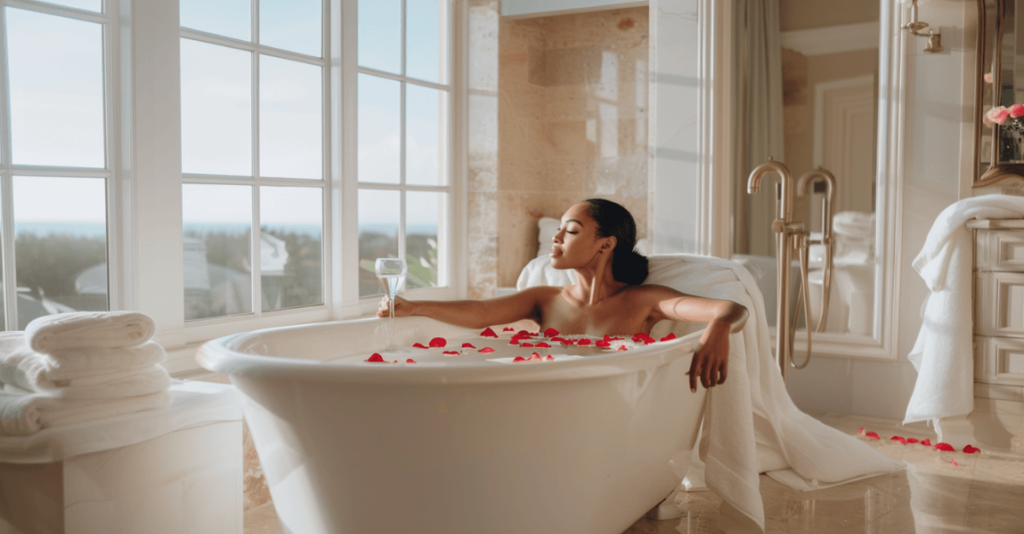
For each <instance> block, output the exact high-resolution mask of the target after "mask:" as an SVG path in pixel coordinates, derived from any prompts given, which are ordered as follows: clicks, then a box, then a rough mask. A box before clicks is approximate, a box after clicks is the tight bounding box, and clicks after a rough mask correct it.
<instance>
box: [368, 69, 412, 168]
mask: <svg viewBox="0 0 1024 534" xmlns="http://www.w3.org/2000/svg"><path fill="white" fill-rule="evenodd" d="M401 100H402V98H401V84H400V83H399V82H396V81H394V80H387V79H384V78H380V77H377V76H371V75H369V74H360V75H359V124H358V126H357V128H358V129H359V133H358V135H359V154H358V158H359V181H360V182H377V183H385V184H397V183H399V181H400V180H401V172H402V167H401V165H402V160H401V151H402V147H401V143H400V138H401V131H402V130H401V127H402V126H401V122H400V121H401V109H400V104H401Z"/></svg>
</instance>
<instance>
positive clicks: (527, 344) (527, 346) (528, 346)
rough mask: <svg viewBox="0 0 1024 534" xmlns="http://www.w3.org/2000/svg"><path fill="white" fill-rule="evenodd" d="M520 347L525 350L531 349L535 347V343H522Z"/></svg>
mask: <svg viewBox="0 0 1024 534" xmlns="http://www.w3.org/2000/svg"><path fill="white" fill-rule="evenodd" d="M519 346H520V347H524V348H530V347H532V346H533V343H520V344H519Z"/></svg>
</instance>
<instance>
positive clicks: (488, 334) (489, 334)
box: [480, 326, 498, 337]
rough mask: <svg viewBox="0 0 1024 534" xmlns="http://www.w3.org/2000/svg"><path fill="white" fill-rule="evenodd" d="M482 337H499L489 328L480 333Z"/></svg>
mask: <svg viewBox="0 0 1024 534" xmlns="http://www.w3.org/2000/svg"><path fill="white" fill-rule="evenodd" d="M480 337H498V334H495V333H494V330H491V327H489V326H488V327H487V328H484V331H483V332H480Z"/></svg>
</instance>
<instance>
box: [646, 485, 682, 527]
mask: <svg viewBox="0 0 1024 534" xmlns="http://www.w3.org/2000/svg"><path fill="white" fill-rule="evenodd" d="M680 491H682V486H681V485H680V486H677V487H676V488H675V489H673V490H672V491H671V492H670V493H669V494H668V497H665V498H664V499H662V500H661V502H659V503H658V504H657V505H656V506H655V507H654V508H651V510H650V511H649V512H647V514H646V516H645V517H646V518H647V519H653V520H655V521H665V520H667V519H679V518H680V517H683V510H682V509H680V508H679V506H677V505H676V496H677V495H679V492H680Z"/></svg>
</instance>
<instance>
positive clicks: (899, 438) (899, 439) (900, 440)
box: [889, 436, 907, 445]
mask: <svg viewBox="0 0 1024 534" xmlns="http://www.w3.org/2000/svg"><path fill="white" fill-rule="evenodd" d="M889 439H891V440H892V441H898V442H900V443H902V444H904V445H906V444H907V438H905V437H903V436H893V437H891V438H889Z"/></svg>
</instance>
